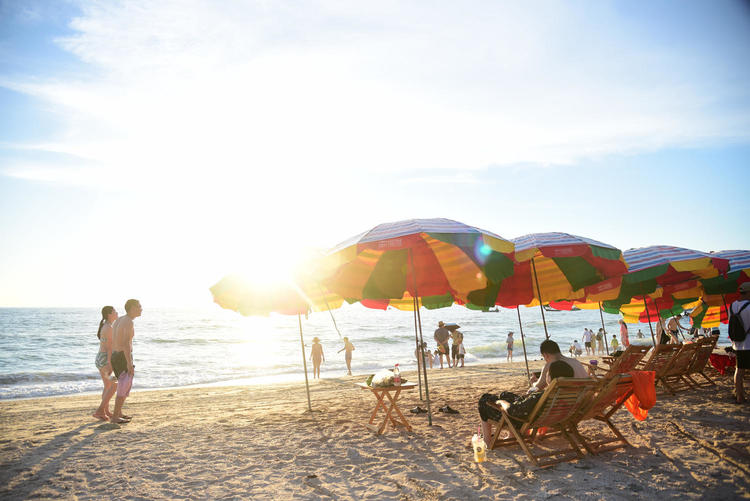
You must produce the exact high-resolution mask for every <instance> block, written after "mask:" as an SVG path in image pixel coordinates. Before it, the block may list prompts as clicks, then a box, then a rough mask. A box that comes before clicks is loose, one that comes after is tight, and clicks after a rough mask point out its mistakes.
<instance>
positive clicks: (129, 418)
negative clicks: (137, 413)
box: [120, 414, 133, 421]
mask: <svg viewBox="0 0 750 501" xmlns="http://www.w3.org/2000/svg"><path fill="white" fill-rule="evenodd" d="M120 417H121V418H122V419H127V420H128V421H130V420H131V419H133V416H126V415H125V414H123V415H122V416H120Z"/></svg>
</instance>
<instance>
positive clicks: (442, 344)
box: [434, 320, 452, 369]
mask: <svg viewBox="0 0 750 501" xmlns="http://www.w3.org/2000/svg"><path fill="white" fill-rule="evenodd" d="M434 337H435V341H437V344H438V354H439V355H440V368H441V369H442V368H443V355H445V360H446V362H448V368H451V367H452V365H451V352H450V349H449V347H448V339H449V338H450V337H451V331H449V330H448V329H446V328H445V323H444V322H443V321H442V320H441V321H440V322H438V328H437V329H435V336H434Z"/></svg>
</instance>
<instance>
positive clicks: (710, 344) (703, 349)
mask: <svg viewBox="0 0 750 501" xmlns="http://www.w3.org/2000/svg"><path fill="white" fill-rule="evenodd" d="M718 340H719V336H711V337H708V338H703V339H701V340H700V341H699V342H698V352H697V353H696V354H695V358H693V362H692V363H691V364H690V367H688V370H687V371H686V372H685V377H686V378H688V379H689V380H690V382H691V383H692V384H693V385H694V386H695V387H696V388H708V387H711V386H716V383H714V382H713V380H712V379H711V378H710V377H708V376H707V375H706V372H705V371H706V366H707V365H708V359H709V358H710V357H711V353H713V351H714V347H715V346H716V342H717V341H718ZM694 376H695V377H697V376H701V377H702V378H703V379H705V380H706V382H703V381H696V380H695V379H694Z"/></svg>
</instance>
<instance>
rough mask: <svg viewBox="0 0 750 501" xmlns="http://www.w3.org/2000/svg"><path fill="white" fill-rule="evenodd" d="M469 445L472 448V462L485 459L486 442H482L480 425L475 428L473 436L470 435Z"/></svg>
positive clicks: (480, 461) (479, 461)
mask: <svg viewBox="0 0 750 501" xmlns="http://www.w3.org/2000/svg"><path fill="white" fill-rule="evenodd" d="M471 446H472V447H473V448H474V462H476V463H484V461H485V460H486V459H487V444H485V443H484V437H483V436H482V427H481V426H480V427H479V428H478V429H477V432H476V433H475V434H474V436H473V437H471Z"/></svg>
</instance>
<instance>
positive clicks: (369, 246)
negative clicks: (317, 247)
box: [321, 218, 513, 424]
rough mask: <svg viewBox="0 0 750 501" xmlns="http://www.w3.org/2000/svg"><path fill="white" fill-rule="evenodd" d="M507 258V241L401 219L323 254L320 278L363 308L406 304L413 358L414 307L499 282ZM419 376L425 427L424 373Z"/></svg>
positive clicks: (469, 229) (448, 223) (444, 222)
mask: <svg viewBox="0 0 750 501" xmlns="http://www.w3.org/2000/svg"><path fill="white" fill-rule="evenodd" d="M512 253H513V243H512V242H510V241H508V240H505V239H504V238H502V237H500V236H499V235H496V234H494V233H491V232H488V231H485V230H481V229H479V228H476V227H474V226H469V225H466V224H463V223H460V222H458V221H453V220H450V219H442V218H436V219H408V220H405V221H397V222H393V223H384V224H380V225H378V226H375V227H374V228H372V229H370V230H368V231H366V232H364V233H362V234H360V235H357V236H355V237H353V238H351V239H349V240H347V241H345V242H342V243H341V244H339V245H338V246H336V247H335V248H334V249H332V250H331V251H330V252H329V253H328V256H327V258H326V262H325V264H324V269H323V270H322V271H321V274H322V276H323V277H324V278H323V283H324V285H325V286H326V287H327V288H328V289H330V290H331V291H333V292H334V293H336V294H338V295H340V296H342V297H344V298H345V299H346V300H347V301H350V302H351V301H359V302H361V303H362V304H363V305H364V306H368V307H375V308H387V307H388V306H394V307H397V308H400V309H409V307H408V301H409V298H411V301H412V305H413V306H412V307H411V308H412V309H413V310H414V331H415V332H414V335H415V343H416V345H417V351H419V350H420V347H421V346H422V343H423V339H422V322H421V316H420V314H419V307H418V306H419V305H420V304H421V305H424V306H428V305H429V306H433V307H441V306H448V305H450V304H451V303H452V301H453V299H454V298H456V297H462V296H465V295H466V294H468V293H469V291H472V290H474V289H480V288H484V287H487V286H488V285H490V284H493V283H501V282H502V281H503V280H504V279H506V278H507V277H508V276H510V275H511V274H512V273H513V261H512V259H511V257H510V255H511V254H512ZM449 299H450V303H449ZM429 306H428V307H429ZM421 365H423V364H418V365H417V368H418V370H419V368H420V366H421ZM422 374H423V378H424V388H425V395H426V399H427V411H428V412H427V416H428V422H429V423H430V424H432V410H431V408H430V394H429V386H428V382H427V372H426V371H422ZM421 381H422V379H421V378H420V395H421V390H422V388H421Z"/></svg>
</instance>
